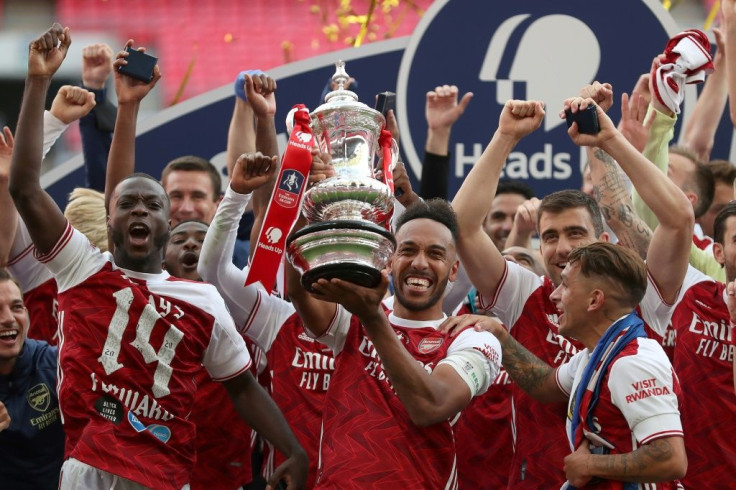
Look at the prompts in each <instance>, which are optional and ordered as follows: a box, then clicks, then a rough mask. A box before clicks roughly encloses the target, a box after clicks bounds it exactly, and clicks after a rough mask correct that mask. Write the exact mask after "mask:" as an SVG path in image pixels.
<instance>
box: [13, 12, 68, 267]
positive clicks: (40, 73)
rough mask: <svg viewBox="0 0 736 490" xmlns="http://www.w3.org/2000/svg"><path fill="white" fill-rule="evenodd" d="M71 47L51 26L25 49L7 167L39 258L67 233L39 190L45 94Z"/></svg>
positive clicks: (60, 30) (64, 32)
mask: <svg viewBox="0 0 736 490" xmlns="http://www.w3.org/2000/svg"><path fill="white" fill-rule="evenodd" d="M70 44H71V36H70V34H69V28H68V27H67V28H62V27H61V25H59V24H54V25H53V26H51V28H49V29H48V30H47V31H46V32H45V33H44V34H42V35H41V37H39V38H37V39H35V40H34V41H32V42H31V44H30V46H29V48H28V73H27V75H26V85H25V90H24V92H23V103H22V104H21V108H20V116H19V117H18V126H17V128H16V132H15V146H14V149H13V158H12V163H11V166H10V183H9V186H10V194H11V195H12V196H13V201H14V202H15V207H16V208H17V209H18V213H19V214H20V216H21V218H22V219H23V221H25V223H26V225H27V226H28V230H29V233H30V235H31V239H32V240H33V243H34V245H35V246H36V249H37V250H38V252H39V253H42V254H44V253H48V252H49V251H51V249H52V248H53V247H54V245H56V243H57V242H58V241H59V239H60V238H61V235H62V233H63V232H64V230H65V229H66V218H64V215H63V214H62V212H61V210H60V209H59V207H58V206H57V205H56V203H55V202H54V200H53V199H52V198H51V196H49V195H48V194H47V193H46V191H45V190H44V189H43V188H42V187H41V182H40V176H41V158H42V151H43V112H44V111H43V110H44V103H45V102H46V93H47V92H48V89H49V85H50V84H51V77H52V76H53V75H54V73H56V70H58V69H59V67H60V66H61V63H62V62H63V61H64V58H65V57H66V54H67V52H68V51H69V46H70Z"/></svg>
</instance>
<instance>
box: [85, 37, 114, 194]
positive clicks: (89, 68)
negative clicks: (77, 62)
mask: <svg viewBox="0 0 736 490" xmlns="http://www.w3.org/2000/svg"><path fill="white" fill-rule="evenodd" d="M112 60H113V51H112V48H111V47H110V46H108V45H107V44H104V43H98V44H90V45H89V46H85V47H84V48H83V49H82V87H83V88H85V89H87V90H89V91H90V92H92V93H93V94H94V96H95V100H96V101H97V106H96V107H95V108H94V109H93V110H92V111H91V112H90V113H89V114H88V115H86V116H84V117H83V118H81V119H80V120H79V133H80V135H81V136H82V153H83V154H84V168H85V170H86V172H87V187H89V188H91V189H94V190H97V191H100V192H103V191H104V189H105V170H106V167H107V157H108V155H109V153H110V145H111V144H112V132H113V127H114V122H115V115H116V114H117V109H116V108H115V106H114V105H113V104H112V103H111V102H110V101H109V100H107V97H106V95H107V94H106V92H107V91H106V89H105V84H106V83H107V79H108V78H109V77H110V74H111V73H112V70H113V67H112Z"/></svg>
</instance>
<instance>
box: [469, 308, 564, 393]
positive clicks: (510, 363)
mask: <svg viewBox="0 0 736 490" xmlns="http://www.w3.org/2000/svg"><path fill="white" fill-rule="evenodd" d="M475 325H476V326H477V327H478V328H480V329H482V330H486V331H488V332H491V333H492V334H493V335H495V337H496V338H497V339H498V341H499V343H500V344H501V352H502V354H503V355H502V356H501V364H502V365H503V367H504V368H506V372H508V373H509V376H511V379H513V380H514V382H515V383H516V384H518V385H519V387H520V388H521V389H522V390H524V391H525V392H527V393H528V394H529V396H531V397H532V398H534V399H535V400H537V401H539V402H542V403H555V402H565V401H567V400H568V396H567V394H565V393H564V392H563V391H562V390H561V389H560V387H559V386H558V384H557V380H556V379H555V371H556V369H555V368H553V367H552V366H550V365H549V364H547V363H546V362H544V361H543V360H541V359H540V358H538V357H537V356H535V355H534V354H532V353H531V352H530V351H529V350H527V349H526V348H525V347H524V346H522V345H521V344H520V343H518V342H517V341H516V339H514V338H513V337H512V336H511V334H509V332H508V330H506V327H504V326H503V325H501V324H500V323H498V322H496V321H495V320H493V319H483V318H478V321H477V322H476V323H475Z"/></svg>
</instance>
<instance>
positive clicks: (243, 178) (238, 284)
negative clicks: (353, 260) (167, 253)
mask: <svg viewBox="0 0 736 490" xmlns="http://www.w3.org/2000/svg"><path fill="white" fill-rule="evenodd" d="M275 170H276V165H275V161H274V159H272V158H270V157H265V156H263V155H262V154H260V153H258V154H253V153H250V154H244V155H241V156H240V158H238V160H237V161H236V163H235V166H234V168H233V170H232V172H231V174H232V179H231V181H230V184H229V185H228V189H227V191H226V192H225V197H224V198H223V199H222V202H221V203H220V205H219V206H218V207H217V213H215V217H214V218H213V219H212V223H210V227H209V229H208V230H207V235H206V236H205V239H204V243H203V244H202V251H201V252H200V254H199V262H198V264H197V271H198V272H199V274H200V275H201V276H202V279H203V280H204V281H207V282H209V283H212V284H213V285H214V286H215V287H216V288H217V290H218V291H219V292H220V294H221V295H222V296H223V298H225V301H226V303H227V305H228V308H230V313H231V314H232V316H233V319H234V320H235V324H236V325H237V326H238V328H242V326H243V325H244V324H245V322H246V320H247V319H248V317H249V316H250V314H251V312H252V310H253V307H254V306H255V305H256V302H257V301H258V288H257V287H256V285H251V286H248V287H243V284H244V283H245V279H246V277H247V269H245V270H241V269H239V268H238V267H236V266H235V265H234V264H233V262H232V256H233V249H234V247H235V240H236V238H237V233H238V223H239V221H240V217H241V216H242V214H243V211H245V207H246V205H247V203H248V201H249V200H250V197H251V193H252V192H253V191H254V190H255V189H257V188H259V187H260V186H262V185H264V184H265V183H267V182H268V181H270V177H271V174H273V173H274V172H275Z"/></svg>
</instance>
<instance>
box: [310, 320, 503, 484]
mask: <svg viewBox="0 0 736 490" xmlns="http://www.w3.org/2000/svg"><path fill="white" fill-rule="evenodd" d="M389 320H390V322H391V327H392V328H393V331H394V332H395V334H396V335H397V337H398V338H399V341H400V342H401V344H402V345H403V346H404V348H405V349H406V350H407V351H408V352H409V354H410V355H411V356H412V357H413V358H414V359H416V361H417V362H419V363H420V364H421V365H422V366H423V367H424V369H426V370H427V371H428V372H432V371H433V370H434V369H435V368H436V367H437V365H438V364H440V363H442V362H446V361H447V360H448V359H449V358H450V356H451V355H453V353H455V352H462V351H466V350H469V351H471V354H470V355H472V356H476V355H478V354H480V356H481V359H482V362H483V372H482V373H481V372H480V370H474V369H475V368H474V367H473V365H471V363H470V362H468V364H467V366H466V367H465V369H467V370H468V372H472V373H473V374H474V375H476V376H477V377H475V379H476V380H477V383H479V384H478V386H477V389H476V390H475V392H473V390H472V389H471V393H472V394H473V395H475V394H480V393H483V392H484V391H485V390H486V389H487V388H488V385H489V384H490V383H491V381H492V380H493V378H495V376H496V375H497V373H498V366H499V365H500V359H501V356H500V345H499V344H498V341H497V340H496V339H495V337H493V336H492V335H490V334H488V333H487V332H475V331H473V330H470V329H469V330H465V331H464V332H462V333H461V334H460V335H458V336H457V337H449V336H447V335H443V334H442V333H440V332H438V331H437V326H438V323H441V320H440V321H438V322H434V323H432V322H410V321H407V320H402V319H398V318H396V317H395V316H393V315H391V316H390V317H389ZM398 323H401V324H402V325H401V326H399V324H398ZM318 340H320V341H321V342H324V343H326V344H327V345H329V346H330V347H331V348H332V349H333V350H334V352H335V372H334V374H333V376H332V378H331V380H330V388H329V391H328V393H327V397H326V399H325V405H324V412H323V413H324V415H323V428H322V439H321V444H320V455H319V457H320V469H319V477H318V480H317V485H316V488H340V489H344V488H352V489H361V490H362V489H373V488H375V489H382V488H440V489H442V488H457V466H456V456H455V440H454V436H453V430H452V427H451V422H450V421H449V420H448V421H444V422H440V423H437V424H434V425H431V426H428V427H418V426H416V425H415V424H414V423H413V422H412V421H411V418H410V417H409V414H408V412H407V411H406V408H404V405H403V403H402V402H401V400H400V399H399V397H398V396H397V395H396V393H395V391H394V390H393V387H392V384H391V380H390V379H389V377H388V374H387V373H386V371H385V370H384V368H383V364H382V362H381V360H380V358H379V356H378V352H377V351H376V349H375V347H374V346H373V343H372V342H371V340H370V338H369V337H368V334H367V333H366V331H365V329H364V328H363V326H362V325H361V323H360V321H359V320H358V318H357V317H353V316H351V315H350V314H349V313H348V312H347V311H345V310H344V309H343V308H342V307H338V309H337V313H336V315H335V319H333V322H332V325H330V327H329V329H328V330H327V332H326V333H325V335H323V336H322V337H320V338H319V339H318ZM473 362H475V359H474V361H473ZM461 369H463V368H461Z"/></svg>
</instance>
